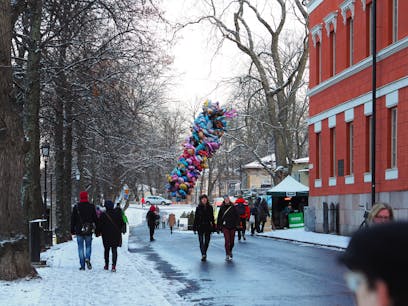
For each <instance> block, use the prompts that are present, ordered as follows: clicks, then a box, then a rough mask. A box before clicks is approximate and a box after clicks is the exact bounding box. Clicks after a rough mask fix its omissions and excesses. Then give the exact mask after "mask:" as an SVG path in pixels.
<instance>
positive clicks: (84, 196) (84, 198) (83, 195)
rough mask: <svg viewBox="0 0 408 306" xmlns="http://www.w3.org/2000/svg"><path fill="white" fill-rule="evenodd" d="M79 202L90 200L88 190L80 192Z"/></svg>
mask: <svg viewBox="0 0 408 306" xmlns="http://www.w3.org/2000/svg"><path fill="white" fill-rule="evenodd" d="M79 202H81V203H82V202H88V192H86V191H81V192H80V193H79Z"/></svg>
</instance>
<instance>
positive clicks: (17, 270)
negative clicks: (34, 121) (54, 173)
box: [0, 0, 36, 280]
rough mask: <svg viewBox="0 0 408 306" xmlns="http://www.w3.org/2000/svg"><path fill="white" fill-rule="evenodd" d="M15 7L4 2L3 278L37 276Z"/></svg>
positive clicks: (0, 48) (0, 107)
mask: <svg viewBox="0 0 408 306" xmlns="http://www.w3.org/2000/svg"><path fill="white" fill-rule="evenodd" d="M10 18H11V8H10V1H9V0H0V165H1V167H0V194H1V197H0V279H3V280H12V279H16V278H20V277H25V276H27V275H29V274H31V275H33V274H35V273H36V272H35V270H34V269H33V268H32V266H31V263H30V259H29V255H28V240H27V232H28V228H27V222H26V219H25V218H24V212H23V205H22V203H21V186H22V177H23V169H24V150H23V146H24V135H23V128H22V123H21V119H20V117H19V115H18V114H19V111H18V110H17V108H16V104H15V103H14V97H13V93H12V72H11V54H10V50H11V33H12V30H11V20H10Z"/></svg>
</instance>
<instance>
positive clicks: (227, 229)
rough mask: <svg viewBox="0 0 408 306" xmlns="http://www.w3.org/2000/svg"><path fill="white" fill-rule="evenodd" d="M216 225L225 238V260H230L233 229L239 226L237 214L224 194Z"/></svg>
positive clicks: (233, 237) (233, 236) (233, 235)
mask: <svg viewBox="0 0 408 306" xmlns="http://www.w3.org/2000/svg"><path fill="white" fill-rule="evenodd" d="M217 226H218V229H219V230H222V232H223V234H224V239H225V253H226V255H227V257H226V258H225V259H226V260H228V261H230V260H232V249H233V247H234V239H235V230H236V229H237V228H239V214H238V211H237V210H236V208H235V207H234V204H233V203H232V202H231V201H230V198H229V197H228V196H224V202H222V205H221V208H220V211H219V212H218V218H217Z"/></svg>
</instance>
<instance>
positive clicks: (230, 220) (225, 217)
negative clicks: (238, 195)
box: [217, 203, 240, 229]
mask: <svg viewBox="0 0 408 306" xmlns="http://www.w3.org/2000/svg"><path fill="white" fill-rule="evenodd" d="M227 210H228V211H227ZM239 221H240V220H239V215H238V211H237V209H236V208H235V207H234V205H233V204H230V205H227V204H225V203H223V204H222V205H221V207H220V211H219V212H218V218H217V226H218V228H219V229H222V228H223V227H225V228H228V229H235V228H238V227H239Z"/></svg>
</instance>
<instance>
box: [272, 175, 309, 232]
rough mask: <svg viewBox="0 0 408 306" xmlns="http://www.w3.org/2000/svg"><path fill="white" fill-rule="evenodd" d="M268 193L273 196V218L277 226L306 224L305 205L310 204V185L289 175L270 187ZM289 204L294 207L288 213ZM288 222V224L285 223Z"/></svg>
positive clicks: (301, 225)
mask: <svg viewBox="0 0 408 306" xmlns="http://www.w3.org/2000/svg"><path fill="white" fill-rule="evenodd" d="M266 194H267V195H269V196H271V197H272V218H273V221H274V224H275V226H278V227H280V228H284V227H286V226H288V227H289V228H299V227H303V226H304V218H303V207H304V206H306V205H308V196H309V187H308V186H305V185H303V184H302V183H300V182H298V181H297V180H295V179H294V178H293V177H292V176H290V175H288V176H287V177H286V178H285V179H284V180H283V181H282V182H280V183H279V184H278V185H276V186H274V187H273V188H271V189H269V190H268V191H267V192H266ZM289 205H291V206H292V208H291V211H290V212H289V213H287V212H288V207H289ZM286 218H287V219H286ZM286 222H287V223H288V224H285V223H286Z"/></svg>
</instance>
